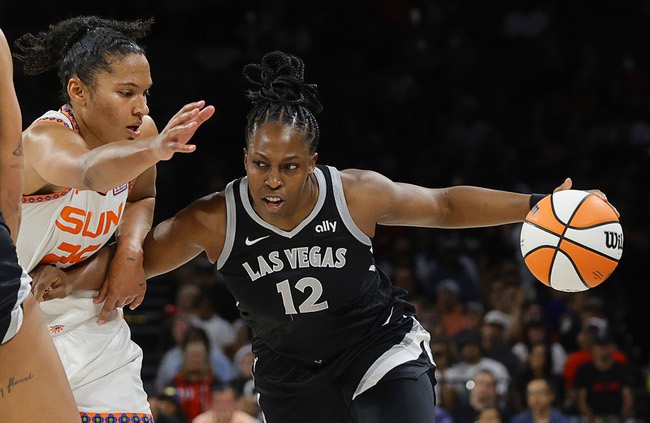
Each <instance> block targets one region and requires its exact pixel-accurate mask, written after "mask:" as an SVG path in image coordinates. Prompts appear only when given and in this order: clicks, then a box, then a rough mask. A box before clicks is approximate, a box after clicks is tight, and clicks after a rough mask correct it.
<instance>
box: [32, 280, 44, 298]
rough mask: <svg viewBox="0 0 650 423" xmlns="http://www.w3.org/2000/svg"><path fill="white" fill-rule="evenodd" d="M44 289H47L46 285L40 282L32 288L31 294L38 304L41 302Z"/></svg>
mask: <svg viewBox="0 0 650 423" xmlns="http://www.w3.org/2000/svg"><path fill="white" fill-rule="evenodd" d="M46 289H47V286H46V284H43V283H40V282H39V283H36V284H35V285H34V286H32V293H33V294H34V297H35V298H36V301H38V302H39V303H41V302H43V296H44V295H45V290H46Z"/></svg>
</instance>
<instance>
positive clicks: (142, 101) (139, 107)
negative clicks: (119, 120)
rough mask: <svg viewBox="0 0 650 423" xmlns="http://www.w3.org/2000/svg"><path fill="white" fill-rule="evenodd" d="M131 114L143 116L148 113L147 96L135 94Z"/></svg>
mask: <svg viewBox="0 0 650 423" xmlns="http://www.w3.org/2000/svg"><path fill="white" fill-rule="evenodd" d="M133 114H134V115H140V116H145V115H148V114H149V106H148V105H147V97H145V96H144V95H142V96H137V99H136V100H135V104H134V106H133Z"/></svg>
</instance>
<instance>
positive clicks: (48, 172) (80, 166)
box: [23, 101, 214, 194]
mask: <svg viewBox="0 0 650 423" xmlns="http://www.w3.org/2000/svg"><path fill="white" fill-rule="evenodd" d="M213 114H214V107H213V106H205V102H204V101H197V102H193V103H189V104H186V105H185V106H183V107H182V108H181V109H180V110H179V111H178V113H176V114H175V115H174V116H173V117H172V118H171V119H170V120H169V122H168V123H167V126H165V128H164V129H163V130H162V132H160V134H157V135H155V136H151V137H145V138H143V139H141V140H139V139H136V140H124V141H116V142H112V143H109V144H105V145H102V146H99V147H96V148H93V149H89V148H88V146H87V144H86V140H84V139H83V138H81V137H80V136H79V135H78V134H77V133H75V132H74V131H71V130H70V129H68V128H65V127H63V126H61V125H58V124H55V123H49V122H37V123H35V124H33V125H31V126H30V127H29V128H28V129H26V130H25V131H24V133H23V142H24V149H25V156H26V159H25V165H26V172H25V189H24V193H26V194H31V193H34V192H37V191H38V190H39V189H41V188H43V187H45V186H58V187H70V188H78V189H88V190H93V191H106V190H110V189H113V188H115V187H117V186H120V185H122V184H125V183H127V182H129V181H132V180H133V179H135V178H136V177H138V176H139V175H140V174H141V173H142V172H144V171H145V170H147V169H148V168H150V167H151V166H153V165H154V164H156V163H157V162H158V161H161V160H169V159H170V158H171V157H172V156H173V155H174V154H175V153H189V152H192V151H194V150H195V149H196V146H195V145H192V144H188V142H189V140H190V139H191V138H192V136H193V135H194V133H195V132H196V130H197V129H198V127H199V126H201V124H203V123H204V122H205V121H206V120H208V119H209V118H210V117H211V116H212V115H213ZM147 120H150V118H149V117H148V116H143V118H142V125H143V126H144V125H146V123H147Z"/></svg>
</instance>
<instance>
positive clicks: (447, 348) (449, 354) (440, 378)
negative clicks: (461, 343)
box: [429, 337, 458, 421]
mask: <svg viewBox="0 0 650 423" xmlns="http://www.w3.org/2000/svg"><path fill="white" fill-rule="evenodd" d="M429 345H430V346H431V354H432V355H433V360H434V361H435V363H436V373H435V375H436V385H435V387H434V388H435V394H436V407H437V408H444V409H445V410H447V411H451V410H452V409H453V408H454V405H455V404H456V401H457V400H458V393H457V392H456V390H455V389H454V388H453V387H451V385H450V384H449V383H448V382H447V378H446V372H447V369H449V366H451V365H452V364H453V363H455V361H456V360H455V351H454V348H453V343H452V341H450V340H448V339H443V338H434V337H432V338H431V342H430V343H429ZM436 421H437V420H436Z"/></svg>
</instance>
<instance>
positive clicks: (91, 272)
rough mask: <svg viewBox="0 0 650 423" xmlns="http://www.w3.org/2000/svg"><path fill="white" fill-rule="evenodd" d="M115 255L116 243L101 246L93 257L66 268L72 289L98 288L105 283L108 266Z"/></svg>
mask: <svg viewBox="0 0 650 423" xmlns="http://www.w3.org/2000/svg"><path fill="white" fill-rule="evenodd" d="M114 255H115V244H114V243H113V244H109V245H106V246H104V247H103V248H101V249H100V250H99V251H98V252H97V253H96V254H94V255H93V256H92V258H90V259H88V260H84V261H83V262H81V263H79V264H78V265H76V266H73V267H70V268H68V269H65V273H66V275H67V276H68V278H69V280H70V282H71V284H72V289H71V291H83V290H98V289H100V288H101V287H102V285H103V284H104V280H105V279H106V275H107V274H108V267H109V265H110V263H111V261H112V260H113V256H114Z"/></svg>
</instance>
